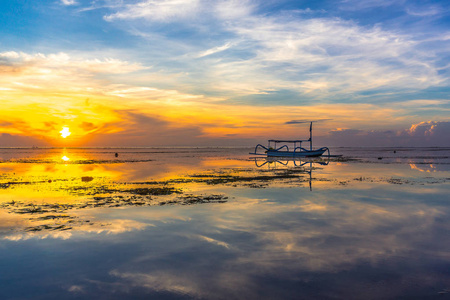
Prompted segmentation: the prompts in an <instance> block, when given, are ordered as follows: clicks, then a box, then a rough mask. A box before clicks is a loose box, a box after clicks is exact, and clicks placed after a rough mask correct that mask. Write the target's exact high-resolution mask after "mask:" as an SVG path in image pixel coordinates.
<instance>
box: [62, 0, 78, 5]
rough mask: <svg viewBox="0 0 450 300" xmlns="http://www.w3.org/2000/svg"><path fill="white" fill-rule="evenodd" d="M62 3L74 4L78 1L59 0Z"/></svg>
mask: <svg viewBox="0 0 450 300" xmlns="http://www.w3.org/2000/svg"><path fill="white" fill-rule="evenodd" d="M61 3H62V4H63V5H76V4H78V2H77V1H76V0H61Z"/></svg>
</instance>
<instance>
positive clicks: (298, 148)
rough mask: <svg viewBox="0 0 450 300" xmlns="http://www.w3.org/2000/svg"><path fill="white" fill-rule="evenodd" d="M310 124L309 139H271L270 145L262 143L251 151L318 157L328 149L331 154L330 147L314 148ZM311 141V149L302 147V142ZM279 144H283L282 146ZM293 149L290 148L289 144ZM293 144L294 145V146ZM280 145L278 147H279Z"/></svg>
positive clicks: (268, 154)
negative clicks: (260, 150) (259, 150)
mask: <svg viewBox="0 0 450 300" xmlns="http://www.w3.org/2000/svg"><path fill="white" fill-rule="evenodd" d="M313 122H314V121H312V122H310V123H311V124H310V126H309V139H307V140H269V141H268V146H267V147H265V146H263V145H261V144H258V145H256V147H255V152H254V153H250V154H252V155H265V156H267V157H318V156H322V155H323V154H324V153H325V152H326V151H328V156H330V149H328V147H322V148H319V149H314V150H313V145H312V123H313ZM305 142H306V143H309V150H307V149H305V148H303V147H302V143H305ZM279 144H281V146H280V147H278V146H279ZM288 145H290V146H291V149H292V150H290V149H289V146H288ZM292 145H293V147H292ZM277 147H278V148H277ZM258 149H262V150H263V151H264V150H265V151H264V153H261V152H258Z"/></svg>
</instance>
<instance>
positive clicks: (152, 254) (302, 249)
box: [0, 148, 450, 299]
mask: <svg viewBox="0 0 450 300" xmlns="http://www.w3.org/2000/svg"><path fill="white" fill-rule="evenodd" d="M251 151H252V149H246V148H199V149H197V148H176V149H173V148H172V149H166V148H134V149H123V148H117V149H110V148H105V149H99V148H96V149H23V148H22V149H0V270H1V271H0V285H1V288H0V299H192V298H194V299H447V298H448V299H450V234H449V232H450V197H449V194H450V184H449V182H450V149H449V148H396V149H394V148H372V149H367V148H335V149H332V154H342V155H343V156H342V157H338V158H330V159H326V158H322V159H315V160H306V161H299V160H297V161H292V160H291V161H286V160H280V161H276V160H270V161H267V160H265V159H264V158H257V159H255V158H253V157H251V156H250V155H249V154H248V153H249V152H251ZM394 151H395V152H394ZM116 153H117V154H118V156H117V157H116V156H115V154H116Z"/></svg>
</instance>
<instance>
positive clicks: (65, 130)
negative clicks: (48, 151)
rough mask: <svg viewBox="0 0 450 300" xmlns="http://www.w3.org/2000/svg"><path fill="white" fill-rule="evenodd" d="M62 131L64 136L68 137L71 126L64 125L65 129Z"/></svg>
mask: <svg viewBox="0 0 450 300" xmlns="http://www.w3.org/2000/svg"><path fill="white" fill-rule="evenodd" d="M60 133H61V136H62V137H63V138H66V137H68V136H69V135H70V134H71V132H70V130H69V127H63V129H62V130H61V131H60Z"/></svg>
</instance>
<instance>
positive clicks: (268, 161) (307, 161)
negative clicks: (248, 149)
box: [254, 157, 330, 191]
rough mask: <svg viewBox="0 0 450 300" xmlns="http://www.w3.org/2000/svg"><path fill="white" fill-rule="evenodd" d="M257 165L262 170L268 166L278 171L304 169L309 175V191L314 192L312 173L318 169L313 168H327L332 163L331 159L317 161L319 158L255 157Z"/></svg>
mask: <svg viewBox="0 0 450 300" xmlns="http://www.w3.org/2000/svg"><path fill="white" fill-rule="evenodd" d="M254 159H255V165H256V166H257V167H258V168H262V167H264V166H267V168H268V169H269V170H277V169H280V168H282V169H291V168H303V169H302V170H303V171H304V173H306V174H308V175H309V190H310V191H312V180H313V177H312V172H313V170H315V169H317V167H315V166H313V165H314V164H316V165H321V166H326V165H328V164H329V163H330V157H328V159H327V160H323V159H317V158H300V157H295V158H290V157H283V158H281V157H265V158H261V157H255V158H254Z"/></svg>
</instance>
